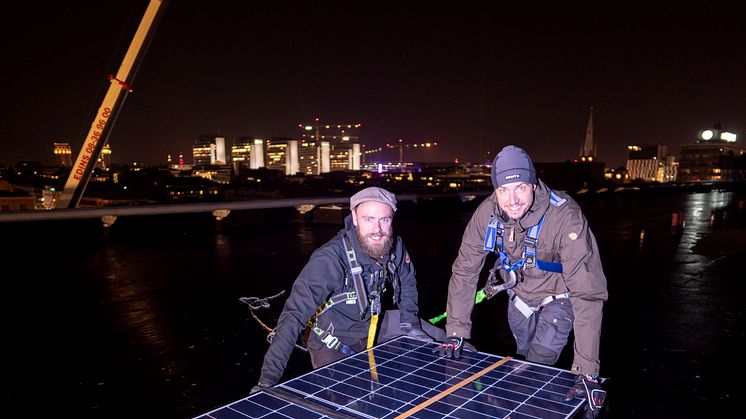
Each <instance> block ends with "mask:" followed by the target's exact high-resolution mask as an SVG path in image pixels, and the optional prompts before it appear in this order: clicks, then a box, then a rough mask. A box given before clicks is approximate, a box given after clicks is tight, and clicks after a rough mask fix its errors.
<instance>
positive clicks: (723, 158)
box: [676, 123, 746, 182]
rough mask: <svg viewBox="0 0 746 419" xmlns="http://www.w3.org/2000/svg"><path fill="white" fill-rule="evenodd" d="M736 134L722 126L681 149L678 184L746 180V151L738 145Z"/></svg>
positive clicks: (702, 133)
mask: <svg viewBox="0 0 746 419" xmlns="http://www.w3.org/2000/svg"><path fill="white" fill-rule="evenodd" d="M735 143H736V134H734V133H732V132H728V131H725V130H724V129H723V126H722V124H720V123H718V124H715V125H714V127H713V128H712V129H705V130H702V131H700V132H699V137H698V138H697V139H696V140H695V141H694V142H693V143H690V144H684V145H682V146H681V155H680V156H679V160H680V163H679V170H678V176H677V178H676V179H677V180H680V181H686V182H689V181H721V180H742V179H744V178H746V148H744V147H741V146H739V145H736V144H735Z"/></svg>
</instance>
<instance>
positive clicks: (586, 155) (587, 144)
mask: <svg viewBox="0 0 746 419" xmlns="http://www.w3.org/2000/svg"><path fill="white" fill-rule="evenodd" d="M579 157H580V161H594V160H596V142H595V141H593V106H591V113H590V115H588V128H586V130H585V140H583V145H581V146H580V156H579Z"/></svg>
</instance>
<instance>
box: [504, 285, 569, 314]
mask: <svg viewBox="0 0 746 419" xmlns="http://www.w3.org/2000/svg"><path fill="white" fill-rule="evenodd" d="M508 295H510V301H512V302H513V305H515V308H517V309H518V311H520V312H521V313H522V314H523V315H524V316H525V317H526V318H529V317H531V316H532V315H533V314H534V313H535V312H537V311H539V310H541V308H542V307H544V306H545V305H547V304H549V303H551V302H552V301H554V300H559V299H563V298H570V293H569V292H566V293H564V294H557V295H550V296H549V297H546V298H544V299H542V300H541V302H539V304H538V305H537V306H535V307H532V306H530V305H528V304H526V302H525V301H523V300H522V299H521V298H520V297H519V296H518V294H516V293H515V291H513V290H512V289H508Z"/></svg>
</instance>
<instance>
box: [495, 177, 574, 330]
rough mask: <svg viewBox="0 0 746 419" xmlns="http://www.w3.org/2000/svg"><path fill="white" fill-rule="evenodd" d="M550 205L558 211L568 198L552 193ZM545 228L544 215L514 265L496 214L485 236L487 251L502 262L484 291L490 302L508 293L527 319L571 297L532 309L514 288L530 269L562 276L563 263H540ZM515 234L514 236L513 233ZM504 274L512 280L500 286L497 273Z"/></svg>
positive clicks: (553, 298) (549, 300) (547, 300)
mask: <svg viewBox="0 0 746 419" xmlns="http://www.w3.org/2000/svg"><path fill="white" fill-rule="evenodd" d="M549 202H550V203H551V205H553V206H555V207H559V206H562V205H563V204H564V203H565V202H567V199H566V198H561V197H560V196H559V195H557V193H555V192H554V191H550V194H549ZM543 224H544V215H542V217H541V219H540V220H539V222H538V223H537V224H536V225H534V226H532V227H531V228H529V229H528V232H527V233H526V237H525V238H524V239H523V253H522V255H521V256H522V257H521V259H519V260H517V261H515V262H512V263H511V261H510V257H509V256H508V253H507V252H506V251H505V247H504V243H505V238H504V233H505V225H504V224H503V222H502V221H501V220H500V219H498V217H497V216H496V215H495V214H494V213H493V214H491V215H490V221H489V223H488V224H487V231H486V233H485V236H484V250H486V251H489V252H494V253H496V254H497V256H498V259H497V260H496V261H495V266H494V268H493V269H491V270H490V274H489V278H488V279H487V285H486V286H485V289H484V291H485V292H486V296H487V298H491V297H493V296H494V295H496V294H498V293H499V292H501V291H508V294H510V299H511V301H513V302H514V304H515V305H516V307H518V309H519V310H520V311H521V312H522V313H523V314H524V315H525V316H526V317H530V316H531V314H533V313H534V312H535V311H538V310H539V309H540V308H541V307H543V306H544V305H546V304H548V303H549V302H551V301H554V300H556V299H558V298H568V297H569V294H567V293H565V294H559V295H552V296H549V297H547V298H545V299H544V300H543V301H542V302H541V304H540V305H539V306H537V307H530V306H529V305H528V304H526V303H525V302H523V300H521V299H520V298H518V296H517V295H516V294H515V292H514V291H513V290H512V288H513V287H515V285H516V284H517V283H518V280H517V273H520V274H521V277H522V276H523V275H522V274H523V271H525V270H526V269H530V268H537V269H541V270H542V271H547V272H554V273H562V263H560V262H547V261H544V260H540V259H539V258H537V257H536V248H537V247H538V246H539V232H540V231H541V226H542V225H543ZM511 234H512V233H511ZM500 269H502V270H504V271H505V273H506V274H507V275H508V278H509V280H508V281H506V282H505V283H503V284H498V283H497V271H498V270H500Z"/></svg>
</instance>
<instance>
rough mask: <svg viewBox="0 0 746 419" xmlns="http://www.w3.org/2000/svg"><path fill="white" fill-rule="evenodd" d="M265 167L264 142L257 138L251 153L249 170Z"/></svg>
mask: <svg viewBox="0 0 746 419" xmlns="http://www.w3.org/2000/svg"><path fill="white" fill-rule="evenodd" d="M261 167H264V140H262V139H259V138H255V139H254V144H252V145H251V151H250V152H249V169H259V168H261Z"/></svg>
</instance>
